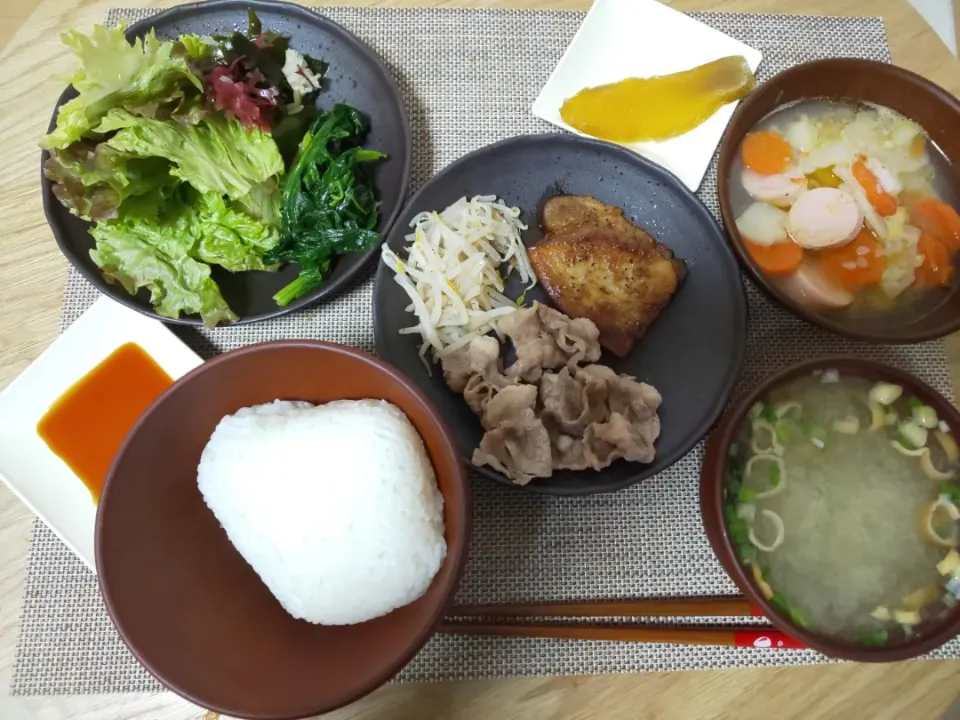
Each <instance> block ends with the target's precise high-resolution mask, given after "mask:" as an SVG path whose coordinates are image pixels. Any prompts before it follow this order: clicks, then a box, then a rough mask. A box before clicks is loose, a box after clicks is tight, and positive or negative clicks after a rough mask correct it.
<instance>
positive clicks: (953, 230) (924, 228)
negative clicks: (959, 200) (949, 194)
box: [910, 198, 960, 251]
mask: <svg viewBox="0 0 960 720" xmlns="http://www.w3.org/2000/svg"><path fill="white" fill-rule="evenodd" d="M910 222H912V223H913V224H914V225H916V226H917V227H918V228H920V231H921V232H924V233H927V234H929V235H932V236H933V237H935V238H936V239H937V240H939V241H940V242H942V243H943V244H944V245H946V246H947V248H948V249H949V250H951V251H957V250H960V214H958V213H957V211H956V210H954V209H953V208H952V207H951V206H950V205H947V203H945V202H941V201H940V200H937V199H935V198H924V199H923V200H919V201H918V202H916V203H914V204H913V205H911V207H910Z"/></svg>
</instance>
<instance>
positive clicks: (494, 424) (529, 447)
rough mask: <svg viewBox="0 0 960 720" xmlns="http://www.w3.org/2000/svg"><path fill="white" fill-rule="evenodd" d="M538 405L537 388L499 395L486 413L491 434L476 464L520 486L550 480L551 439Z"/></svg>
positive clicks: (475, 456)
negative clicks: (537, 478)
mask: <svg viewBox="0 0 960 720" xmlns="http://www.w3.org/2000/svg"><path fill="white" fill-rule="evenodd" d="M536 402H537V388H536V387H535V386H533V385H514V386H512V387H507V388H504V389H503V390H502V391H501V392H499V393H498V394H497V395H496V397H494V398H493V399H492V400H491V401H490V403H489V404H488V405H487V408H486V412H485V413H484V416H483V426H484V428H486V429H487V432H486V434H485V435H484V436H483V439H482V440H481V441H480V447H479V448H477V449H476V450H474V452H473V464H474V465H478V466H479V465H489V466H491V467H492V468H494V469H495V470H498V471H499V472H502V473H503V474H504V475H506V476H507V477H508V478H510V479H511V480H512V481H513V482H515V483H517V484H518V485H526V484H527V483H528V482H530V481H531V480H532V479H533V478H535V477H550V475H551V473H552V472H553V464H552V462H553V460H552V458H553V455H552V452H551V449H550V436H549V435H548V434H547V429H546V428H545V427H544V426H543V422H542V421H541V420H540V418H538V417H537V415H536V413H535V412H534V407H535V405H536Z"/></svg>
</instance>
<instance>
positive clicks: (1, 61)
mask: <svg viewBox="0 0 960 720" xmlns="http://www.w3.org/2000/svg"><path fill="white" fill-rule="evenodd" d="M18 3H19V4H23V5H26V4H27V3H29V4H30V5H31V6H36V10H35V11H34V12H33V14H32V15H31V16H30V17H29V19H28V20H27V21H26V22H25V23H24V25H23V26H22V27H21V28H20V30H19V31H17V32H16V34H15V35H14V36H13V37H12V38H11V40H10V41H9V43H8V44H7V45H6V47H5V48H4V49H3V50H2V52H0V68H2V69H3V72H2V74H0V148H2V151H3V157H2V160H0V163H2V170H0V174H2V175H0V176H2V182H0V208H2V211H3V213H4V216H5V220H3V222H2V225H0V360H2V362H0V387H2V386H4V385H5V384H6V383H8V382H9V381H10V380H11V379H12V378H13V377H14V376H16V375H17V373H19V372H20V371H21V370H23V369H24V368H25V367H26V366H27V364H28V363H30V362H31V361H32V360H33V359H34V358H36V356H37V355H38V354H39V353H40V352H41V351H42V350H43V349H44V348H45V347H46V346H47V345H48V344H49V343H50V342H51V340H53V338H54V336H55V334H56V331H57V321H58V316H59V312H60V298H61V291H62V287H63V279H64V275H65V272H66V269H67V265H66V261H65V260H64V258H63V257H62V256H61V255H60V253H59V252H58V250H57V247H56V244H55V243H54V240H53V236H52V234H51V233H50V230H49V229H48V227H47V225H46V222H45V220H44V217H43V211H42V208H41V202H40V191H39V179H40V168H39V150H37V148H36V143H37V139H38V138H39V137H40V136H41V134H42V133H43V132H44V130H45V128H46V125H47V122H48V121H49V116H50V110H51V108H52V106H53V103H54V101H55V99H56V97H57V95H58V94H59V93H60V91H61V90H62V88H63V82H62V80H58V79H57V78H58V77H61V78H62V77H63V76H64V75H65V74H66V73H67V72H68V71H69V69H70V63H71V60H70V58H68V57H66V56H65V53H64V52H63V50H62V49H61V46H60V44H59V41H58V40H57V35H58V34H59V33H60V32H62V31H64V30H67V29H69V28H73V27H79V28H82V29H85V30H86V29H89V28H90V26H91V25H93V24H94V23H96V22H100V21H101V20H102V19H103V16H104V12H105V10H106V9H107V8H108V7H110V6H124V7H140V6H143V7H148V6H157V7H162V6H165V5H169V4H173V3H172V2H171V1H170V0H167V2H163V1H162V0H160V1H156V0H41V1H40V2H37V0H2V4H3V6H4V10H3V17H4V18H6V17H9V16H12V15H13V14H14V11H15V8H13V9H11V7H12V6H17V5H18ZM303 4H310V5H312V4H316V3H314V2H304V3H303ZM357 4H367V5H395V6H399V5H408V6H427V5H436V6H458V7H463V6H477V7H494V6H501V7H532V8H535V7H544V8H551V9H553V8H556V9H570V10H582V9H586V8H587V7H589V4H590V2H589V0H506V2H498V1H497V0H476V1H475V2H470V0H467V2H463V1H462V0H461V2H445V1H443V0H438V1H436V2H433V1H431V0H413V1H412V2H411V1H408V0H389V1H388V2H380V3H377V2H360V3H357ZM668 4H670V5H672V6H674V7H676V8H678V9H681V10H713V11H726V12H769V13H804V14H824V15H849V16H857V15H873V16H882V17H883V19H884V21H885V23H886V29H887V36H888V39H889V42H890V47H891V50H892V53H893V58H894V61H895V62H896V63H897V64H899V65H903V66H905V67H908V68H910V69H911V70H914V71H916V72H919V73H921V74H922V75H925V76H927V77H929V78H931V79H932V80H934V81H935V82H937V83H939V84H940V85H942V86H943V87H945V88H947V89H948V90H949V91H951V92H952V93H954V94H956V95H960V64H958V63H957V60H956V59H955V58H954V57H953V56H952V55H950V54H949V52H948V51H947V49H946V47H945V46H944V45H943V43H942V42H941V41H940V40H939V39H938V38H937V36H936V35H935V34H934V33H933V31H932V30H931V29H930V28H929V27H928V26H927V25H926V24H925V23H924V22H923V20H922V19H921V18H920V16H919V15H918V14H917V13H916V12H915V11H914V10H913V9H912V8H911V7H910V6H909V5H908V4H907V2H906V0H805V2H802V3H795V2H787V0H673V1H672V2H668ZM948 355H949V357H950V360H951V366H952V369H953V378H954V385H955V387H960V383H958V382H957V381H958V379H960V339H958V338H957V337H954V338H951V339H950V340H949V341H948ZM31 523H32V516H31V515H30V513H29V511H27V510H26V509H25V508H24V507H23V506H22V505H21V504H20V503H18V502H17V501H16V500H15V499H14V498H13V496H12V495H11V494H10V493H9V492H8V491H7V490H6V488H5V487H3V486H0V718H3V720H16V719H18V718H38V719H45V718H57V719H61V718H76V719H77V720H79V719H80V718H84V719H90V720H95V719H101V718H102V719H104V720H105V719H107V718H110V719H114V718H115V719H117V720H120V719H123V720H127V719H129V718H150V719H151V720H166V719H171V720H173V719H176V720H188V719H189V720H201V718H204V717H205V715H206V714H205V713H204V711H203V710H201V709H199V708H197V707H196V706H194V705H191V704H190V703H187V702H186V701H183V700H180V699H179V698H177V697H175V696H174V695H172V694H169V693H165V694H162V695H157V696H147V697H144V696H83V697H61V698H10V697H8V696H7V693H8V692H9V686H10V680H11V675H12V670H13V662H14V655H15V649H16V641H17V631H18V622H19V610H20V605H21V595H22V591H23V577H24V570H25V566H26V558H27V549H28V545H29V538H30V528H31ZM211 660H212V661H214V662H215V656H213V657H212V658H211ZM958 695H960V660H958V661H937V662H927V661H925V662H907V663H899V664H894V665H884V666H877V665H854V664H848V665H833V666H818V667H804V668H779V669H766V670H725V671H699V672H673V673H647V674H638V675H619V676H602V677H576V678H531V679H516V680H490V681H482V682H463V683H444V684H430V685H406V686H391V687H386V688H383V689H381V690H379V691H377V692H375V693H374V694H373V695H371V696H369V697H368V698H366V699H364V700H362V701H360V702H358V703H356V704H354V705H353V706H351V707H349V708H346V709H344V710H341V711H339V712H337V713H334V714H332V715H329V716H327V717H329V718H333V719H334V720H346V719H347V718H376V719H377V720H407V719H409V720H414V719H415V720H427V719H428V718H449V719H451V720H452V719H458V720H459V719H464V720H465V719H468V718H469V719H476V720H488V719H490V718H497V720H509V719H510V718H523V719H524V720H537V719H540V718H551V719H558V718H603V720H616V719H617V718H630V720H640V719H641V718H681V719H686V718H691V719H692V718H697V719H698V720H706V719H708V718H738V719H746V718H763V719H764V720H767V719H768V718H771V717H776V718H777V720H793V719H796V720H807V719H810V718H816V719H818V720H819V719H822V718H844V719H845V720H853V719H856V718H871V719H873V718H891V719H893V718H896V719H898V720H901V719H902V720H924V719H926V718H939V717H941V715H942V714H943V712H944V711H945V709H946V708H947V707H948V706H949V705H950V704H951V703H952V702H953V700H954V699H955V698H957V697H958ZM209 715H212V714H209ZM207 720H209V718H207Z"/></svg>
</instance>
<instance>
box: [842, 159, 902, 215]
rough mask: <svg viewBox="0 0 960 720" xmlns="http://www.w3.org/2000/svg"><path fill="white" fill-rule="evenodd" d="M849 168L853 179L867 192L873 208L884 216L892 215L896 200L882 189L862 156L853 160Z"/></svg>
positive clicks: (894, 210)
mask: <svg viewBox="0 0 960 720" xmlns="http://www.w3.org/2000/svg"><path fill="white" fill-rule="evenodd" d="M850 170H851V171H852V172H853V179H854V180H856V181H857V183H859V185H860V187H862V188H863V191H864V192H865V193H866V194H867V200H869V201H870V204H871V205H873V209H874V210H876V211H877V212H878V213H880V214H881V215H883V216H884V217H888V216H890V215H893V214H894V213H895V212H896V211H897V201H896V200H895V199H894V198H893V196H892V195H890V194H889V193H888V192H887V191H886V190H884V189H883V186H882V185H881V184H880V181H879V180H877V176H876V175H874V174H873V173H872V172H870V168H868V167H867V164H866V163H865V162H864V161H863V158H858V159H857V160H855V161H854V163H853V165H851V166H850Z"/></svg>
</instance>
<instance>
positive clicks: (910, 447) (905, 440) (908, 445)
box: [897, 433, 919, 450]
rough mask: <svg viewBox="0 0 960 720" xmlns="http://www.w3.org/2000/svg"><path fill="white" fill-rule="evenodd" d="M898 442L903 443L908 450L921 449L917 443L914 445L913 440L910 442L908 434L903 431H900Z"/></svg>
mask: <svg viewBox="0 0 960 720" xmlns="http://www.w3.org/2000/svg"><path fill="white" fill-rule="evenodd" d="M897 442H898V443H900V444H901V445H903V447H904V448H905V449H907V450H917V449H919V448H917V446H916V445H914V444H913V443H912V442H910V440H909V438H907V436H906V435H904V434H903V433H900V436H899V437H898V438H897Z"/></svg>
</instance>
